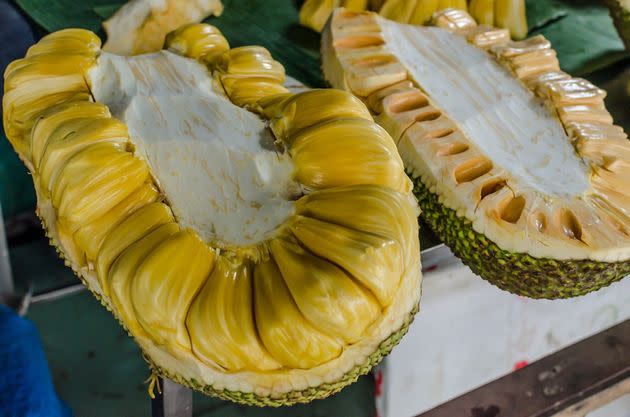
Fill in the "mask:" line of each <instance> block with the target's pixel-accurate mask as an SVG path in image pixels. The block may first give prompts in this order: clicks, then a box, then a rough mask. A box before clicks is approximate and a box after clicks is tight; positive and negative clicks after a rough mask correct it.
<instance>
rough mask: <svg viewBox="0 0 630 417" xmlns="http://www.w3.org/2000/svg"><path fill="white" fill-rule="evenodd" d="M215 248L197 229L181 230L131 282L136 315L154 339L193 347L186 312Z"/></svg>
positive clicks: (176, 347) (169, 346)
mask: <svg viewBox="0 0 630 417" xmlns="http://www.w3.org/2000/svg"><path fill="white" fill-rule="evenodd" d="M214 257H215V255H214V252H213V251H212V249H211V248H209V247H208V245H206V244H205V243H204V242H202V241H201V240H200V239H199V237H198V236H197V235H196V233H194V232H192V231H190V230H183V231H181V232H178V233H176V234H174V235H172V236H170V237H169V238H168V239H166V240H165V241H164V242H163V243H162V244H160V245H159V246H158V247H157V248H155V249H154V250H153V251H152V252H151V253H150V254H149V255H148V256H147V257H146V258H145V260H144V261H143V262H142V264H141V265H140V266H139V267H138V270H137V272H136V275H135V277H134V279H133V282H132V283H131V288H130V295H131V302H132V304H133V307H134V311H135V312H136V317H137V319H138V322H139V323H140V325H141V326H142V327H143V328H144V330H145V331H146V332H147V333H149V335H150V336H151V338H152V339H153V340H154V341H155V343H157V344H159V345H164V346H165V347H166V348H167V349H169V350H170V351H171V352H173V353H176V352H178V351H182V350H183V351H190V349H191V346H190V338H189V336H188V332H187V330H186V323H185V321H186V314H187V313H188V309H189V307H190V304H191V303H192V301H193V299H194V298H195V296H196V294H197V292H198V291H199V289H200V288H201V286H202V285H203V283H204V282H205V281H206V279H207V278H208V275H209V274H210V271H211V270H212V267H213V265H214Z"/></svg>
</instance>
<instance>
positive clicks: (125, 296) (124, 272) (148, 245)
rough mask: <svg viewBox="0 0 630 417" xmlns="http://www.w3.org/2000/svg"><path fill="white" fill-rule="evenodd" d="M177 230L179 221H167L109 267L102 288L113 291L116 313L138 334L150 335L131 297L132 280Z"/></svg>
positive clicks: (130, 247)
mask: <svg viewBox="0 0 630 417" xmlns="http://www.w3.org/2000/svg"><path fill="white" fill-rule="evenodd" d="M178 231H179V226H178V225H177V223H166V224H164V225H162V226H160V227H158V228H157V229H155V230H153V231H152V232H150V233H149V234H147V235H146V236H144V237H143V238H142V239H140V240H138V241H137V242H135V243H132V244H131V245H130V246H129V247H127V248H126V249H125V250H124V251H123V252H122V253H121V254H120V256H118V258H116V260H115V261H114V263H113V264H112V266H111V268H110V270H109V274H108V279H107V283H106V284H105V285H103V287H102V288H101V290H102V291H107V292H108V293H109V294H110V300H111V302H112V304H113V305H114V309H115V311H116V314H117V315H118V317H119V318H120V319H121V320H122V321H123V323H124V324H125V326H126V327H127V329H129V331H130V332H131V333H132V334H133V335H134V336H136V337H139V336H143V337H147V334H146V332H145V331H144V329H143V328H142V326H140V324H139V323H138V319H137V317H136V312H135V310H134V307H133V302H132V297H131V283H132V282H133V279H134V277H135V275H136V271H137V269H138V267H139V266H140V264H141V263H142V262H143V261H144V260H145V259H146V257H147V256H148V255H149V254H150V253H151V252H152V251H153V250H154V249H155V248H156V247H157V246H159V245H160V244H161V243H163V242H164V241H165V240H166V239H168V237H170V236H172V235H173V234H175V233H177V232H178ZM105 288H108V290H106V289H105Z"/></svg>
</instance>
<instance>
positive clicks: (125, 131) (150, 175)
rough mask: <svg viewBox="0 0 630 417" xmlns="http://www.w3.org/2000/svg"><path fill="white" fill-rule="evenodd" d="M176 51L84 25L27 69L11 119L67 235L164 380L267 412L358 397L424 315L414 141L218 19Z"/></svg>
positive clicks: (51, 215) (57, 233) (75, 261)
mask: <svg viewBox="0 0 630 417" xmlns="http://www.w3.org/2000/svg"><path fill="white" fill-rule="evenodd" d="M165 48H166V49H165V50H162V51H160V52H157V53H153V54H145V55H137V56H133V57H126V56H119V55H113V54H110V53H107V52H103V51H101V49H100V40H99V39H98V38H97V37H96V36H95V35H94V34H93V33H91V32H88V31H86V30H81V29H66V30H62V31H59V32H55V33H52V34H50V35H48V36H45V37H44V38H42V40H41V41H39V42H38V43H37V44H36V45H34V46H33V47H31V48H30V49H29V50H28V52H27V54H26V57H25V58H23V59H19V60H17V61H15V62H13V63H11V64H10V65H9V66H8V68H7V70H6V72H5V74H4V79H5V93H4V98H3V108H4V113H3V122H4V128H5V130H6V132H7V136H8V138H9V141H10V142H11V144H12V145H13V147H14V149H15V150H16V152H17V153H18V155H19V156H20V158H21V159H22V160H23V161H24V163H25V164H26V166H27V167H28V169H29V170H30V172H31V174H32V177H33V182H34V185H35V190H36V192H37V197H38V202H37V212H38V214H39V216H40V217H41V219H42V222H43V224H44V226H45V228H46V230H47V233H48V235H49V237H50V239H51V242H52V243H53V244H54V245H55V246H56V247H57V248H58V250H59V252H60V254H61V255H62V256H63V257H64V258H65V260H66V263H67V264H68V265H69V266H70V267H72V269H73V270H74V271H75V272H76V274H77V275H78V276H79V277H80V278H81V279H82V280H83V282H84V283H85V284H86V285H87V286H88V287H89V288H90V290H92V292H93V293H94V294H95V295H96V297H97V298H98V299H100V301H101V302H102V303H103V304H104V305H105V306H106V307H107V308H108V309H110V310H111V311H112V312H113V314H114V315H115V316H116V318H117V319H118V320H119V321H120V322H121V323H122V325H123V326H124V327H125V328H126V329H127V331H128V332H129V333H130V334H131V336H133V337H134V338H135V339H136V341H137V342H138V344H139V345H140V347H141V348H142V350H143V352H144V356H145V357H146V358H147V360H148V361H149V363H150V366H151V368H152V369H153V372H154V373H156V374H160V375H163V376H165V377H168V378H171V379H173V380H175V381H178V382H180V383H182V384H185V385H187V386H190V387H192V388H194V389H197V390H200V391H203V392H205V393H207V394H212V395H215V396H218V397H221V398H225V399H230V400H233V401H237V402H241V403H247V404H256V405H271V406H278V405H284V404H292V403H296V402H307V401H310V400H312V399H315V398H322V397H325V396H327V395H329V394H331V393H334V392H336V391H338V390H340V389H341V388H342V387H344V386H345V385H347V384H350V383H352V382H354V381H355V380H356V379H357V377H358V376H359V375H361V374H365V373H366V372H368V371H369V369H370V368H371V367H372V366H373V365H374V364H376V363H377V362H378V361H379V360H380V359H381V358H382V357H383V356H384V355H386V354H387V353H388V352H389V351H390V350H391V349H392V347H393V346H394V345H395V344H396V343H397V342H398V340H399V339H400V338H401V337H402V335H403V334H404V333H405V331H406V329H407V326H408V325H409V323H410V321H411V320H412V318H413V315H414V313H415V312H416V311H417V308H418V302H419V297H420V284H421V273H420V259H419V256H420V255H419V241H418V230H417V228H418V223H417V216H418V214H419V210H418V206H417V203H416V201H415V199H414V197H413V194H412V188H413V184H412V182H411V181H410V179H409V178H408V177H407V176H406V175H405V172H404V168H403V162H402V159H401V158H400V156H399V155H398V152H397V150H396V145H395V144H394V142H393V140H392V139H391V137H390V135H389V134H388V133H387V132H386V130H385V129H383V128H382V127H380V126H379V125H377V124H376V123H375V122H374V121H373V119H372V116H371V115H370V112H369V111H368V109H367V107H366V106H365V105H364V104H363V103H362V102H361V101H360V100H359V99H357V98H355V97H354V96H352V95H351V94H350V93H348V92H345V91H341V90H333V89H322V90H307V91H303V92H300V93H293V92H291V91H289V90H288V89H287V88H285V87H284V85H283V83H284V81H285V74H284V68H283V67H282V65H281V64H280V63H278V62H277V61H275V60H274V59H273V58H272V57H271V55H270V54H269V52H268V51H267V50H266V49H264V48H262V47H259V46H243V47H238V48H230V47H229V44H228V42H227V40H226V39H225V38H224V37H223V36H222V35H221V33H220V32H219V31H218V30H217V29H216V28H214V27H212V26H209V25H204V24H192V25H188V26H184V27H182V28H180V29H178V30H176V31H174V32H172V33H170V34H169V35H168V36H167V37H166V45H165Z"/></svg>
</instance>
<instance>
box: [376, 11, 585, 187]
mask: <svg viewBox="0 0 630 417" xmlns="http://www.w3.org/2000/svg"><path fill="white" fill-rule="evenodd" d="M380 25H381V29H382V31H383V36H384V39H385V42H386V45H387V48H388V49H389V50H390V51H391V53H392V54H393V55H395V56H396V57H397V58H398V59H399V60H400V61H401V63H402V64H403V65H404V66H405V67H406V68H407V70H408V71H409V73H410V75H411V76H412V77H413V78H414V80H415V81H416V82H417V84H418V85H419V86H421V87H422V89H423V90H424V91H426V93H427V94H428V95H429V97H431V99H432V100H433V101H434V102H435V104H436V105H437V106H439V107H440V108H441V109H442V110H444V111H445V113H446V114H447V115H448V116H449V117H451V119H452V120H453V121H454V122H456V123H457V124H458V125H459V126H460V128H461V129H462V131H463V132H464V134H465V135H466V136H467V137H468V138H469V139H470V140H472V141H473V142H474V143H475V144H476V145H477V146H478V147H479V148H480V149H481V150H482V151H483V152H484V153H485V154H486V155H487V156H488V157H489V158H490V159H491V160H492V162H493V164H494V165H496V166H499V167H501V168H503V169H505V170H506V171H508V172H510V173H511V174H512V175H513V176H514V178H516V180H517V181H518V182H519V183H520V185H521V186H525V187H529V188H533V189H535V190H537V191H539V192H542V193H544V194H547V195H556V196H576V195H581V194H583V193H584V192H585V191H587V190H588V189H589V181H588V171H587V167H586V165H585V164H584V163H583V162H582V161H581V160H580V159H579V157H578V156H577V155H576V153H575V150H574V149H573V147H572V145H571V144H570V143H569V140H568V138H567V135H566V133H565V132H564V129H563V127H562V125H561V123H560V121H559V120H558V119H556V118H555V117H553V116H552V115H551V113H550V111H549V110H548V109H547V108H546V107H544V105H543V104H542V103H541V102H540V101H539V100H537V99H536V98H535V97H534V95H533V94H532V93H531V92H530V91H529V90H527V89H526V88H525V87H524V86H523V85H522V84H521V83H520V82H519V81H518V80H517V79H516V78H515V77H514V76H512V75H511V74H509V73H508V71H507V70H506V69H504V68H502V67H501V66H500V65H499V64H498V63H497V62H496V61H495V60H494V59H493V58H491V57H490V56H488V54H487V53H486V52H484V51H482V50H480V49H478V48H476V47H473V46H471V45H469V44H468V43H467V42H466V40H465V39H463V38H462V37H461V36H457V35H454V34H452V33H450V32H447V31H446V30H443V29H438V28H421V27H417V26H409V25H401V24H399V23H395V22H390V21H387V20H385V19H380ZM420 31H421V33H419V32H420Z"/></svg>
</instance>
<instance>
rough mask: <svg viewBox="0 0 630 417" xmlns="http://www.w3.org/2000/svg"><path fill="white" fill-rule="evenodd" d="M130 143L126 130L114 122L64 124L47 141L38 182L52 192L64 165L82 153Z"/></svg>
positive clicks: (95, 121)
mask: <svg viewBox="0 0 630 417" xmlns="http://www.w3.org/2000/svg"><path fill="white" fill-rule="evenodd" d="M128 141H129V137H128V134H127V127H126V126H125V125H124V123H122V122H120V121H119V120H116V119H112V118H92V119H75V120H71V121H68V122H66V123H63V124H61V126H59V128H57V129H56V130H55V131H54V132H53V134H52V135H51V136H50V137H49V138H48V141H47V142H46V147H45V149H44V153H43V155H42V157H41V160H40V164H39V170H38V174H39V180H40V185H41V187H42V189H43V190H44V192H48V191H50V186H51V184H54V183H55V181H56V179H57V176H58V175H59V173H60V172H62V170H63V167H64V165H65V163H66V162H67V161H68V160H69V159H70V157H72V156H73V155H75V154H76V153H77V152H78V151H80V150H81V149H85V148H87V147H88V146H90V145H93V144H95V143H100V142H115V143H117V144H120V145H121V146H123V145H124V144H126V143H127V142H128Z"/></svg>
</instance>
